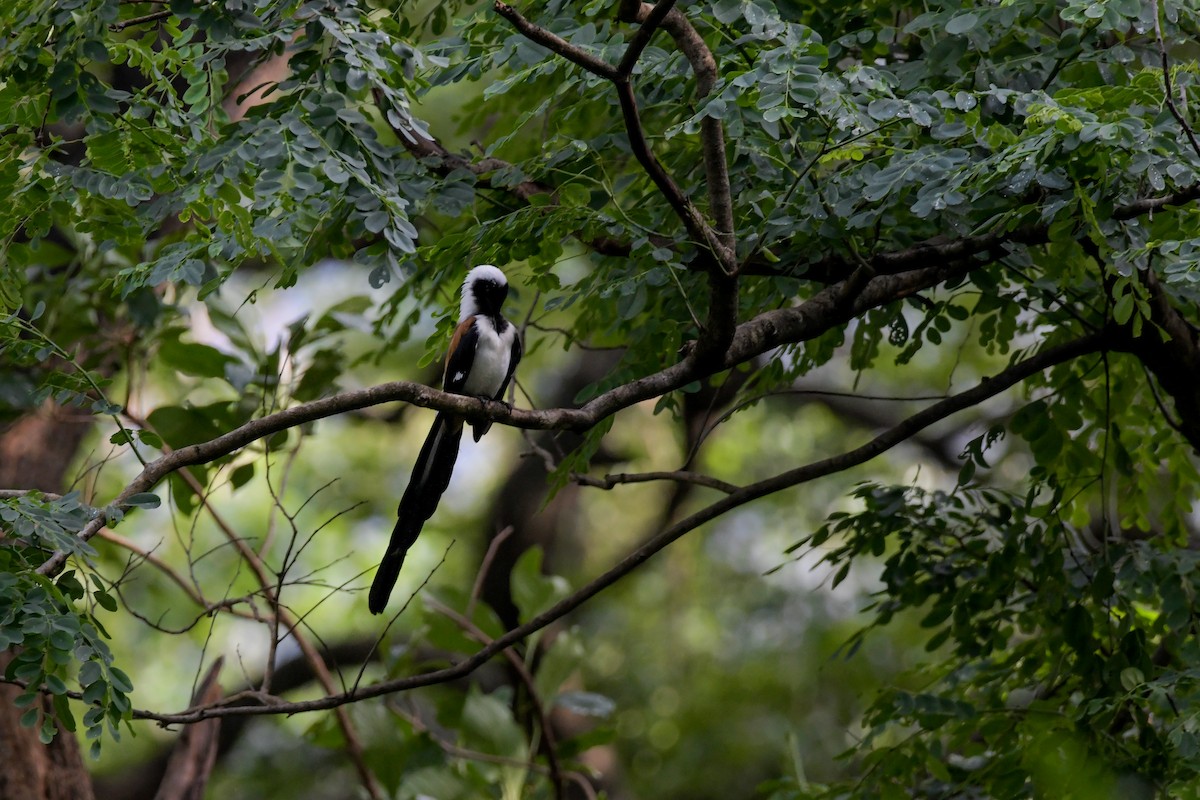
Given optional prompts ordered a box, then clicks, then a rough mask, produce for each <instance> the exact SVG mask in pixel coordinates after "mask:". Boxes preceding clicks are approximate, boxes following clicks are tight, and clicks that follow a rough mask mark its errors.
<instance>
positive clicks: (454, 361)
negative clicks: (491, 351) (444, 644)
mask: <svg viewBox="0 0 1200 800" xmlns="http://www.w3.org/2000/svg"><path fill="white" fill-rule="evenodd" d="M478 345H479V328H477V327H475V317H467V318H466V319H464V320H463V321H462V322H460V323H458V327H457V328H455V329H454V336H452V337H451V338H450V350H449V351H448V352H447V353H446V371H445V373H444V374H443V375H442V390H443V391H446V392H454V393H456V394H462V388H463V384H465V383H466V382H467V376H468V375H470V374H471V365H472V364H473V363H475V348H476V347H477V346H478Z"/></svg>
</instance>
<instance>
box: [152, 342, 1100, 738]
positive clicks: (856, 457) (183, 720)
mask: <svg viewBox="0 0 1200 800" xmlns="http://www.w3.org/2000/svg"><path fill="white" fill-rule="evenodd" d="M1103 344H1104V340H1103V337H1102V336H1101V335H1100V334H1096V333H1092V334H1088V335H1086V336H1084V337H1082V338H1079V339H1076V340H1074V341H1071V342H1067V343H1066V344H1062V345H1058V346H1056V347H1051V348H1048V349H1046V350H1043V351H1042V352H1040V353H1038V354H1036V355H1034V356H1031V357H1029V358H1027V359H1025V360H1024V361H1020V362H1018V363H1016V364H1013V365H1012V366H1010V367H1008V368H1007V369H1005V370H1004V371H1003V372H1001V373H999V374H998V375H995V376H993V377H991V378H985V379H984V380H983V381H981V382H980V383H979V384H977V385H976V386H974V387H972V388H971V389H968V390H966V391H963V392H960V393H959V394H956V395H951V396H950V397H948V398H946V399H945V400H941V401H939V402H937V403H934V404H933V405H931V406H928V407H927V408H925V409H923V410H922V411H919V412H917V413H916V414H914V415H913V416H911V417H909V418H907V419H905V420H904V421H903V422H901V423H899V424H897V425H895V426H893V427H892V428H889V429H888V430H886V431H884V432H883V433H881V434H879V435H878V436H876V437H875V438H873V439H871V440H870V441H868V442H867V443H865V444H863V445H861V446H859V447H857V448H854V449H853V450H849V451H847V452H845V453H842V454H840V455H837V456H833V457H830V458H827V459H823V460H821V461H816V462H813V463H811V464H806V465H804V466H802V467H798V468H796V469H792V470H789V471H787V472H783V473H781V474H779V475H776V476H774V477H772V478H768V479H766V480H764V481H760V482H758V483H754V484H750V485H748V486H744V487H741V488H739V489H738V490H737V491H736V492H734V493H733V494H730V495H729V496H727V497H724V498H722V499H720V500H718V501H717V502H715V503H713V504H711V505H709V506H706V507H705V508H702V509H700V510H699V511H697V512H696V513H694V514H692V515H691V516H689V517H687V518H685V519H683V520H680V521H679V522H677V523H675V524H674V525H671V526H670V527H669V528H667V529H666V530H664V531H662V532H661V533H659V534H658V535H657V536H655V537H653V538H652V539H650V540H649V541H648V542H646V543H645V544H644V545H642V546H641V547H639V548H638V549H637V550H635V551H633V552H632V553H630V554H629V555H628V556H626V557H625V558H624V559H622V560H621V561H620V562H618V563H617V564H616V565H615V566H613V567H612V568H611V569H609V570H608V571H607V572H605V573H603V574H602V575H600V576H599V577H597V578H595V579H593V580H592V581H591V582H590V583H588V584H587V585H585V586H583V587H581V588H580V589H578V590H577V591H575V592H574V593H572V594H571V595H570V596H569V597H567V598H565V599H563V600H561V601H559V602H558V603H556V604H555V605H554V606H552V607H551V608H549V609H547V610H546V611H544V612H542V613H541V614H539V615H537V616H536V617H534V618H533V619H531V620H529V621H528V622H525V623H524V624H522V625H520V626H518V627H516V628H513V629H512V630H510V631H508V632H506V633H505V634H504V635H502V636H500V637H497V638H496V639H494V640H492V642H491V643H490V644H488V645H486V646H484V647H483V648H481V649H480V650H478V651H476V652H475V653H473V654H472V655H470V656H468V657H467V658H465V659H464V660H462V661H460V662H458V663H456V664H453V665H451V666H449V667H444V668H442V669H437V670H433V671H430V672H426V673H423V674H420V675H412V676H408V677H403V678H395V679H392V680H387V681H381V682H379V683H376V684H372V685H370V686H365V687H362V688H355V689H352V690H350V691H347V692H343V693H341V694H337V695H329V696H326V697H321V698H317V699H314V700H304V701H298V702H292V703H284V702H280V703H275V704H272V705H269V706H224V705H217V706H206V707H199V708H192V709H188V710H185V711H181V712H178V713H174V714H162V713H157V712H153V711H146V710H140V709H138V710H135V711H134V712H133V717H134V718H135V719H150V720H156V721H158V722H160V723H163V724H188V723H193V722H199V721H200V720H204V719H209V718H212V717H227V716H243V715H261V714H296V713H302V712H307V711H321V710H325V709H330V708H336V707H338V706H342V705H345V704H347V703H352V702H356V701H359V700H366V699H369V698H372V697H381V696H384V695H389V694H394V693H396V692H401V691H406V690H409V689H415V688H417V687H420V686H429V685H433V684H438V683H446V682H448V681H452V680H456V679H458V678H461V677H463V676H465V675H468V674H470V673H471V672H473V671H474V670H476V669H478V668H479V667H480V666H482V665H483V664H485V663H486V662H487V661H489V660H490V659H491V658H492V657H494V656H496V655H498V654H499V653H501V652H502V651H503V650H504V649H505V648H508V647H511V646H512V645H514V644H516V643H517V642H519V641H521V640H523V639H524V638H525V637H527V636H530V635H531V634H533V633H536V632H537V631H539V630H541V629H543V628H545V627H546V626H547V625H550V624H551V623H553V622H555V621H557V620H558V619H561V618H562V617H563V616H565V615H566V614H568V613H570V612H571V611H574V610H575V609H576V608H578V607H579V606H581V605H582V604H583V603H585V602H587V601H588V600H590V599H591V598H592V597H594V596H596V595H597V594H599V593H600V592H602V591H604V590H605V589H607V588H608V587H609V586H612V585H613V584H614V583H616V582H617V581H618V580H620V579H621V578H623V577H624V576H626V575H628V574H629V573H630V572H632V571H633V570H634V569H636V568H637V567H638V566H640V565H641V564H642V563H644V562H645V561H647V560H649V559H650V558H651V557H652V556H653V555H655V554H656V553H658V552H659V551H660V550H662V549H664V548H665V547H667V546H668V545H669V544H671V543H672V542H674V541H676V540H677V539H679V538H681V537H682V536H684V535H685V534H687V533H689V532H690V531H693V530H695V529H696V528H698V527H700V526H701V525H703V524H704V523H706V522H710V521H711V520H713V519H716V518H717V517H720V516H721V515H723V514H726V513H728V512H729V511H732V510H733V509H735V508H737V507H739V506H742V505H745V504H746V503H749V502H751V501H753V500H757V499H759V498H761V497H765V496H767V495H769V494H773V493H775V492H778V491H781V490H783V489H787V488H791V487H794V486H798V485H800V484H802V483H807V482H809V481H812V480H815V479H817V478H820V477H824V476H826V475H832V474H835V473H838V472H842V471H844V470H846V469H849V468H850V467H854V466H857V465H859V464H863V463H865V462H867V461H870V460H871V459H873V458H875V456H878V455H879V454H881V453H883V452H885V451H887V450H889V449H890V448H892V447H894V446H896V445H897V444H899V443H900V442H903V441H904V440H906V439H907V438H909V437H910V436H912V435H914V434H915V433H917V432H919V431H921V430H923V429H924V428H926V427H928V426H930V425H932V424H934V423H935V422H938V421H940V420H942V419H945V418H946V417H949V416H950V415H952V414H954V413H956V412H958V411H961V410H963V409H965V408H969V407H970V406H973V405H976V404H978V403H980V402H983V401H984V400H986V399H988V398H990V397H993V396H995V395H997V394H999V393H1000V392H1002V391H1004V390H1006V389H1009V388H1011V387H1012V386H1014V385H1016V384H1017V383H1019V382H1020V381H1023V380H1025V379H1026V378H1029V377H1030V376H1032V375H1035V374H1037V373H1038V372H1041V371H1042V370H1044V369H1047V368H1049V367H1052V366H1054V365H1056V364H1061V363H1064V362H1066V361H1070V360H1071V359H1074V358H1077V357H1079V356H1081V355H1085V354H1087V353H1090V352H1094V351H1095V350H1097V349H1099V348H1100V347H1101V346H1102V345H1103Z"/></svg>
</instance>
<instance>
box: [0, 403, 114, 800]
mask: <svg viewBox="0 0 1200 800" xmlns="http://www.w3.org/2000/svg"><path fill="white" fill-rule="evenodd" d="M90 423H91V416H90V415H88V414H85V413H83V412H80V411H77V410H75V409H64V408H61V407H58V406H54V405H51V404H49V403H48V404H46V405H44V406H42V407H41V408H39V409H38V410H36V411H34V412H32V413H30V414H27V415H25V416H23V417H21V418H20V419H18V420H17V421H16V422H14V423H13V424H12V425H10V426H8V427H7V428H6V429H5V430H4V431H3V432H0V489H40V490H42V491H46V492H61V491H62V490H63V488H64V487H65V485H66V482H65V480H64V479H65V476H66V473H67V469H68V467H70V465H71V460H72V459H73V458H74V456H75V452H76V451H77V450H78V448H79V443H80V441H82V439H83V436H84V434H85V433H86V432H87V430H88V428H89V426H90ZM12 657H13V652H12V651H7V652H0V671H3V669H4V668H5V667H6V666H7V665H8V662H9V661H11V660H12ZM21 691H22V690H21V689H20V688H19V687H16V686H10V685H7V684H0V798H3V800H91V798H92V797H93V794H92V781H91V776H90V775H89V774H88V771H87V767H86V766H85V765H84V762H83V756H82V754H81V753H80V750H79V742H78V741H77V740H76V739H75V736H74V735H73V734H71V733H69V732H67V731H65V730H62V729H61V728H60V732H59V735H58V736H55V737H54V739H53V741H51V742H50V744H48V745H44V744H42V743H41V740H39V739H38V728H37V727H36V726H35V727H33V728H23V727H21V715H22V714H23V713H24V709H19V708H17V707H16V706H15V705H13V699H14V698H15V697H16V696H17V695H19V694H20V693H21ZM40 702H41V706H42V713H43V714H52V713H53V709H52V706H51V702H50V699H49V698H47V697H43V698H42V700H41V701H40Z"/></svg>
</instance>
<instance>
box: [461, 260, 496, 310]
mask: <svg viewBox="0 0 1200 800" xmlns="http://www.w3.org/2000/svg"><path fill="white" fill-rule="evenodd" d="M506 297H508V278H506V277H504V273H503V272H501V271H500V270H499V269H498V268H497V267H495V266H493V265H491V264H480V265H479V266H478V267H475V268H474V269H472V270H471V271H470V272H468V273H467V279H466V280H464V281H463V286H462V306H461V309H460V310H461V313H460V314H459V317H458V319H459V321H460V322H461V321H462V320H464V319H466V318H467V317H472V316H476V315H479V314H484V315H487V316H498V315H499V314H500V307H501V306H502V305H504V298H506Z"/></svg>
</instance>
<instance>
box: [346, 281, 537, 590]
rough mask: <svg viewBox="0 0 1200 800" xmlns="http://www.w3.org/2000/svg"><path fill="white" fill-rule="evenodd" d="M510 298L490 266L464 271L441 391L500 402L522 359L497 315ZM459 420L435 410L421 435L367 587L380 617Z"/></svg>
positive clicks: (479, 431)
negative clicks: (388, 537)
mask: <svg viewBox="0 0 1200 800" xmlns="http://www.w3.org/2000/svg"><path fill="white" fill-rule="evenodd" d="M507 296H508V279H506V278H505V277H504V273H503V272H501V271H500V270H499V269H497V268H496V267H494V266H492V265H491V264H483V265H480V266H478V267H475V268H474V269H472V270H471V271H470V272H468V273H467V279H466V280H465V281H463V287H462V311H461V313H460V315H459V319H458V327H457V328H455V329H454V336H453V337H452V338H451V339H450V349H449V351H448V352H447V353H446V367H445V372H444V373H443V374H442V389H443V390H444V391H447V392H454V393H455V394H465V395H471V396H473V397H479V398H486V399H489V400H499V399H501V398H502V397H503V396H504V391H505V389H507V388H508V382H509V381H510V380H512V376H513V371H514V370H515V369H516V368H517V362H518V361H520V360H521V337H520V336H519V335H518V334H517V328H516V326H515V325H513V324H512V323H511V322H509V321H508V320H506V319H505V318H504V317H503V316H502V315H501V314H500V307H501V306H502V305H504V299H505V298H506V297H507ZM463 422H464V420H463V418H462V417H458V416H455V415H454V414H448V413H445V412H441V411H439V412H438V415H437V419H435V420H434V421H433V428H432V429H430V431H429V435H428V436H426V437H425V444H424V445H423V446H422V447H421V454H420V455H419V456H417V463H416V464H415V465H414V466H413V471H412V477H411V478H409V480H408V487H407V488H406V489H405V490H404V496H403V497H401V498H400V507H399V508H397V509H396V515H397V517H398V519H397V520H396V527H395V528H394V529H393V530H392V538H391V541H390V542H388V549H387V552H386V553H384V554H383V561H381V562H380V564H379V571H378V572H376V573H375V580H374V582H372V583H371V594H370V596H369V598H368V606H369V607H370V609H371V613H372V614H379V613H381V612H382V611H383V609H384V607H385V606H386V605H387V601H388V595H390V594H391V593H392V587H393V586H395V585H396V578H397V577H399V575H400V567H401V566H402V565H403V564H404V556H405V554H406V553H408V548H410V547H412V546H413V543H414V542H415V541H417V536H418V535H419V534H420V533H421V528H422V527H423V526H424V525H425V521H426V520H427V519H429V518H430V517H431V516H433V512H434V511H435V510H437V506H438V501H439V500H441V498H442V493H443V492H445V491H446V487H447V486H448V485H449V484H450V475H451V474H452V473H453V472H454V461H455V459H457V458H458V443H459V442H460V441H461V440H462V429H463ZM491 426H492V423H491V422H488V421H484V422H475V423H472V424H471V430H472V433H473V435H474V436H475V441H477V442H478V441H479V438H480V437H481V436H483V435H484V434H485V433H487V431H488V428H490V427H491Z"/></svg>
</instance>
